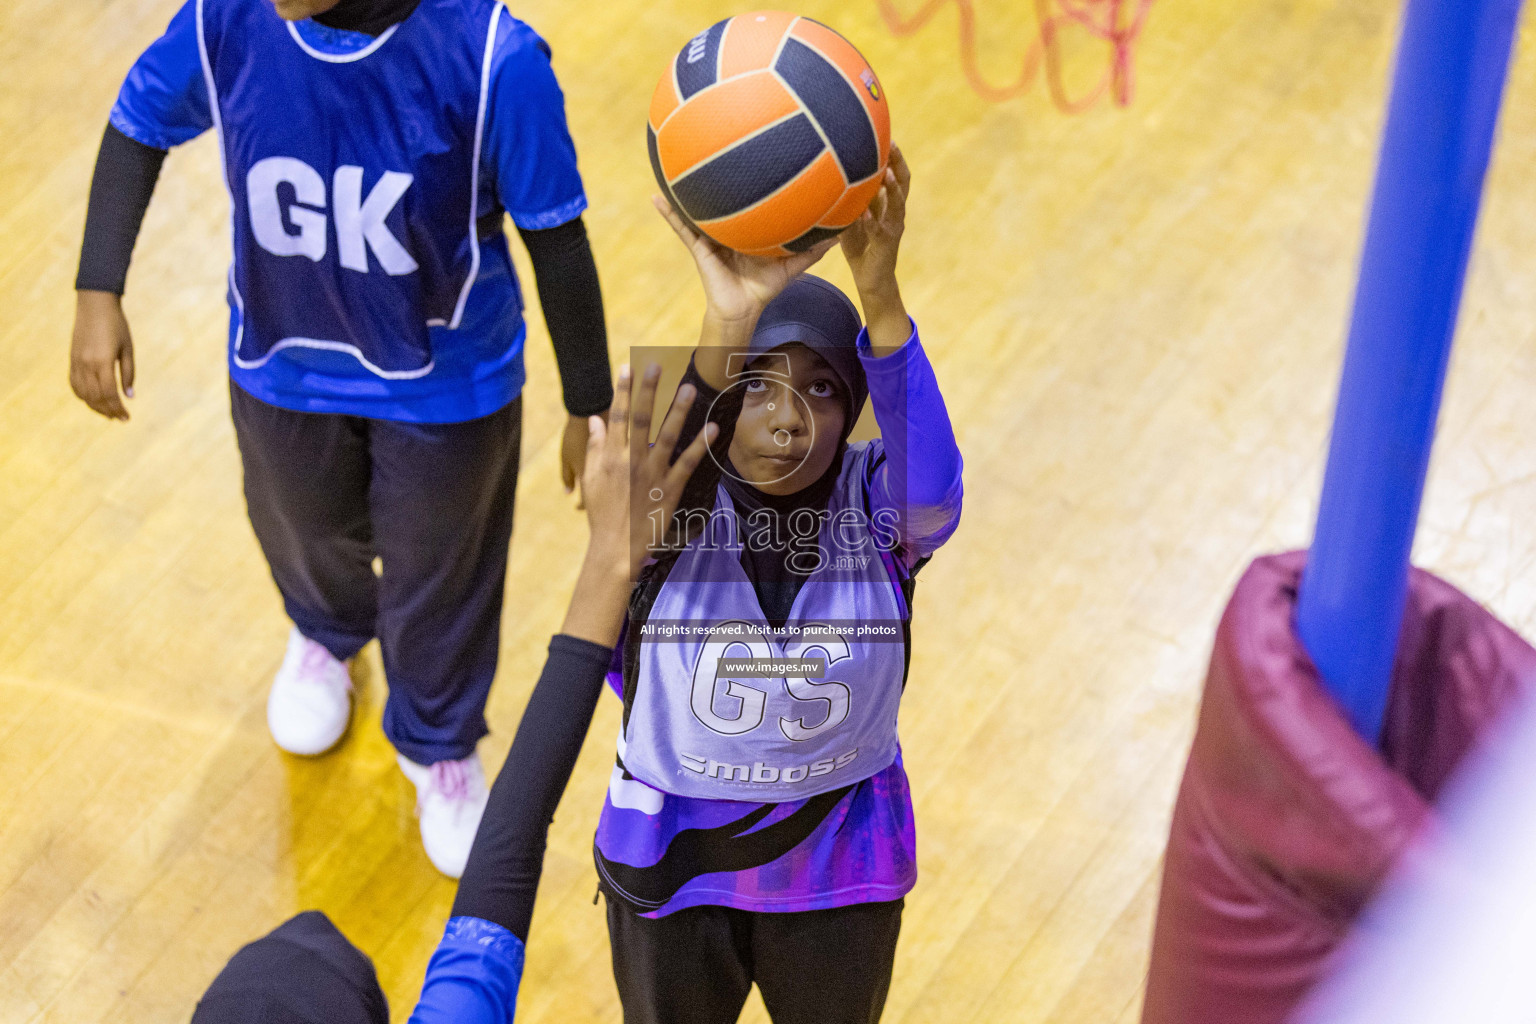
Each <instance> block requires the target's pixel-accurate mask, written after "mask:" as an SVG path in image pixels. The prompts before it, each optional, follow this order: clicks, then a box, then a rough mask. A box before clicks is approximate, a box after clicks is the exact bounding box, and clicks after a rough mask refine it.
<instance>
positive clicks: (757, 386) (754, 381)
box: [745, 377, 768, 395]
mask: <svg viewBox="0 0 1536 1024" xmlns="http://www.w3.org/2000/svg"><path fill="white" fill-rule="evenodd" d="M745 390H746V392H747V394H749V395H760V394H762V393H763V392H764V391H767V390H768V382H767V381H766V380H764V379H763V378H761V377H752V378H750V379H749V380H748V381H747V386H746V389H745Z"/></svg>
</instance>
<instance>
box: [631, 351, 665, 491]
mask: <svg viewBox="0 0 1536 1024" xmlns="http://www.w3.org/2000/svg"><path fill="white" fill-rule="evenodd" d="M660 379H661V365H660V364H659V363H649V364H647V365H646V368H645V375H644V376H643V377H641V378H640V390H639V391H638V392H637V393H636V394H635V400H634V402H633V404H632V405H631V407H630V414H629V464H630V465H631V466H638V465H639V464H640V460H641V459H642V458H644V457H645V450H646V447H647V446H648V445H649V444H650V441H651V413H652V412H653V411H654V410H655V408H656V382H657V381H659V380H660Z"/></svg>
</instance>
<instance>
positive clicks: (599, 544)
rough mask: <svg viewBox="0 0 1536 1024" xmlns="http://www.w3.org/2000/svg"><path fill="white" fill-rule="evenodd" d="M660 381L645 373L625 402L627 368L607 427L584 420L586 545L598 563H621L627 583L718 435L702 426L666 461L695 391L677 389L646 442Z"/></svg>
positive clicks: (657, 542)
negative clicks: (588, 532)
mask: <svg viewBox="0 0 1536 1024" xmlns="http://www.w3.org/2000/svg"><path fill="white" fill-rule="evenodd" d="M660 379H661V367H660V366H658V365H656V364H654V363H652V364H651V365H650V366H648V367H646V370H645V376H644V378H643V379H642V380H641V382H640V388H639V390H638V392H636V393H635V394H634V395H633V401H632V400H631V391H632V385H633V374H632V373H631V371H630V368H629V367H628V366H624V367H621V368H620V369H619V380H618V384H617V385H616V386H615V388H614V395H613V406H612V408H611V409H610V410H609V413H608V420H607V422H606V423H605V422H604V421H603V419H602V418H601V417H598V416H593V417H592V418H591V420H590V423H591V434H590V436H589V438H588V441H587V464H586V469H585V472H584V473H583V476H582V492H583V496H584V499H585V502H586V506H587V519H588V522H589V523H590V525H591V530H592V540H591V545H592V548H594V549H597V550H599V551H601V552H602V557H605V558H610V559H619V558H622V560H623V564H624V566H625V567H626V569H627V574H628V576H629V578H631V579H633V578H634V576H635V575H636V574H637V573H638V572H639V570H640V566H641V565H642V564H643V563H644V561H645V559H646V557H647V556H648V555H650V554H651V553H652V552H655V551H658V550H660V549H661V548H662V547H664V546H665V543H666V530H667V527H668V525H669V524H670V523H671V521H672V513H673V512H675V511H676V510H677V502H678V500H679V498H681V497H682V493H683V486H684V485H685V484H686V483H687V482H688V478H689V477H690V476H692V475H693V471H694V470H695V469H697V468H698V465H699V463H700V461H702V460H703V458H704V455H705V453H706V452H707V451H708V448H709V444H710V442H711V441H713V440H714V438H715V435H716V434H718V433H719V427H718V426H717V425H716V424H714V423H710V424H707V425H706V426H705V428H704V429H703V430H701V431H700V432H699V433H698V435H697V436H695V437H694V438H693V441H692V443H690V444H689V445H688V447H687V448H685V449H684V450H683V451H682V453H681V454H680V455H678V457H677V460H676V461H675V462H673V461H670V458H669V457H670V455H671V453H672V452H673V451H675V450H676V448H677V442H678V437H679V435H680V434H681V433H682V429H683V422H684V420H685V419H686V418H687V416H688V410H689V408H690V407H691V406H692V405H693V401H694V398H695V397H696V393H695V391H694V389H693V388H692V387H691V386H689V385H684V386H683V387H681V388H679V389H678V392H677V397H676V398H675V399H673V401H672V406H671V408H670V409H668V410H667V415H666V418H665V419H663V420H662V423H661V431H660V433H659V434H658V436H657V438H656V443H655V444H651V443H649V442H650V434H651V419H652V415H653V412H654V408H655V404H656V383H657V381H658V380H660ZM589 557H590V556H589Z"/></svg>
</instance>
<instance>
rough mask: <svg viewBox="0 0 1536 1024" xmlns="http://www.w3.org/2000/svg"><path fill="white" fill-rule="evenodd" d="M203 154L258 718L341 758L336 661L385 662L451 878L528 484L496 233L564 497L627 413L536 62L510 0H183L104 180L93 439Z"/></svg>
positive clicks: (422, 801) (515, 353)
mask: <svg viewBox="0 0 1536 1024" xmlns="http://www.w3.org/2000/svg"><path fill="white" fill-rule="evenodd" d="M209 129H212V130H213V131H214V132H215V133H216V135H217V137H218V145H219V153H220V160H221V166H222V171H223V177H224V183H225V185H226V187H227V189H228V192H229V199H230V212H231V228H232V232H233V243H234V244H233V250H234V259H233V262H232V264H231V266H230V270H229V276H228V299H229V309H230V320H229V335H228V342H227V344H228V362H229V371H230V379H231V387H230V396H231V406H232V410H233V417H234V423H235V430H236V436H237V439H238V442H239V448H240V454H241V459H242V463H243V465H244V472H245V493H246V498H247V504H248V508H249V511H250V517H251V522H252V525H253V526H254V528H255V532H256V536H257V539H258V541H259V542H260V544H261V548H262V551H263V553H264V554H265V555H266V558H267V561H268V563H269V564H270V566H271V569H272V575H273V577H274V579H275V581H276V583H277V586H278V589H279V591H280V592H281V594H282V598H283V603H284V607H285V609H286V610H287V612H288V615H289V617H290V618H291V619H292V621H293V623H294V627H293V630H292V632H291V634H290V637H289V643H288V649H287V653H286V655H285V657H284V659H283V663H282V667H281V668H280V669H279V671H278V673H277V676H276V678H275V679H274V681H273V686H272V691H271V694H270V697H269V701H268V723H269V725H270V727H271V730H272V735H273V738H274V739H275V740H276V742H277V743H278V745H279V746H281V747H282V748H284V749H285V750H288V751H290V752H293V753H298V754H318V753H322V752H324V751H325V750H327V749H329V748H330V747H332V746H333V745H334V744H335V743H336V742H337V741H338V740H339V739H340V738H341V736H342V735H343V734H344V732H345V730H346V727H347V724H348V721H349V718H350V713H351V705H352V701H351V681H350V678H349V675H348V672H347V668H346V662H347V660H348V659H350V658H351V657H352V656H353V655H355V654H356V653H357V651H358V650H359V649H360V648H361V647H362V646H363V645H364V644H366V643H367V642H368V641H369V640H370V639H373V638H374V637H377V638H378V639H379V641H380V647H381V652H382V655H383V661H384V668H385V672H386V675H387V676H388V680H389V684H390V695H389V701H388V704H387V705H386V707H385V711H384V729H385V732H386V734H387V735H388V737H389V739H390V741H391V742H392V743H393V744H394V746H395V748H396V750H397V751H398V753H399V759H400V765H401V768H402V770H404V771H405V773H406V774H407V775H408V776H409V777H410V778H411V779H412V781H413V782H415V783H416V786H417V792H418V812H419V814H420V818H421V830H422V838H423V842H424V845H425V847H426V850H427V853H428V855H429V857H430V858H431V859H432V861H433V863H434V864H436V865H437V866H438V868H439V869H441V870H442V871H444V872H445V873H447V874H450V875H454V876H457V875H458V873H459V872H460V871H461V870H462V869H463V864H464V859H465V857H466V856H467V855H468V850H469V846H470V842H471V840H472V839H473V836H474V832H475V827H476V825H477V823H478V821H479V817H480V814H481V813H482V811H483V808H484V806H485V800H486V792H487V791H486V786H485V782H484V776H483V773H482V771H481V768H480V762H479V758H478V756H477V755H476V753H475V747H476V743H477V741H478V740H479V739H480V738H481V737H482V736H483V735H484V734H485V732H486V725H485V720H484V715H483V711H484V707H485V703H486V698H487V695H488V693H489V688H490V685H491V680H492V677H493V675H494V673H495V669H496V660H497V649H498V638H499V624H500V613H501V606H502V591H503V586H504V580H505V573H506V560H507V546H508V542H509V539H510V536H511V529H512V509H513V495H514V490H515V486H516V481H517V472H518V455H519V435H520V424H521V401H520V397H519V396H520V392H521V389H522V386H523V379H524V375H523V360H522V350H523V341H524V337H525V328H524V323H523V317H522V308H523V302H522V296H521V292H520V289H519V285H518V282H517V279H516V276H515V274H514V272H513V269H512V261H511V256H510V252H509V250H508V247H507V241H506V237H505V235H504V233H503V231H502V226H501V225H502V218H503V216H504V215H507V214H510V215H511V217H512V220H513V222H514V223H515V224H516V225H517V227H518V230H519V233H520V234H521V236H522V238H523V240H524V241H525V243H526V244H527V246H528V248H529V252H530V254H531V256H532V261H533V264H534V269H535V274H536V277H537V282H538V287H539V292H540V298H541V301H542V305H543V308H544V313H545V317H546V320H547V321H548V323H549V328H550V334H551V336H552V338H553V340H554V344H555V349H556V353H557V356H558V358H559V364H560V372H561V377H562V381H563V384H564V391H565V403H566V406H567V409H568V411H569V412H570V414H571V419H570V421H569V425H568V428H567V431H566V437H565V444H564V448H563V451H564V457H563V459H562V469H563V473H564V475H565V481H566V485H567V488H568V489H569V487H570V486H571V484H572V483H573V482H574V480H575V478H576V475H577V474H578V473H579V471H580V466H581V460H582V458H583V452H584V447H583V445H584V439H585V433H586V431H585V419H584V418H585V417H586V416H587V415H589V414H592V413H598V412H601V411H602V410H604V409H606V408H607V406H608V404H609V401H610V398H611V394H612V389H611V384H610V381H609V376H608V358H607V341H606V335H605V331H604V326H603V313H602V300H601V295H600V293H599V290H598V283H597V272H596V268H595V266H594V264H593V261H592V255H591V249H590V247H589V246H588V244H587V240H586V234H585V229H584V228H583V226H582V222H581V213H582V211H583V209H585V207H586V202H587V201H586V197H585V194H584V192H583V189H582V183H581V178H580V176H579V174H578V173H577V169H576V155H575V150H574V147H573V145H572V143H571V138H570V135H569V132H568V131H567V128H566V123H565V115H564V107H563V98H562V96H561V92H560V88H559V85H558V84H557V83H556V81H555V77H554V73H553V71H552V70H551V68H550V63H549V48H548V46H546V45H545V43H544V42H543V40H542V39H540V38H539V37H538V35H536V34H535V33H534V31H533V30H532V29H530V28H529V27H528V26H527V25H525V24H523V23H522V22H519V21H517V20H516V19H515V18H512V17H511V16H510V15H508V14H507V13H506V11H505V9H504V8H503V7H502V6H501V4H500V3H497V2H496V0H340V2H338V0H188V2H187V3H186V4H185V5H184V6H183V7H182V8H181V10H180V11H178V12H177V14H176V16H175V17H174V18H173V19H172V21H171V24H170V27H169V28H168V29H167V31H166V33H165V35H163V36H162V37H161V38H160V39H158V40H157V41H156V42H155V43H154V44H153V45H151V46H150V48H149V49H148V50H146V51H145V53H144V54H143V56H142V57H140V58H139V60H138V62H137V63H135V65H134V67H133V69H132V70H131V71H130V72H129V74H128V78H127V80H126V81H125V83H124V85H123V88H122V91H121V92H120V94H119V96H118V99H117V103H116V104H115V106H114V107H113V108H112V113H111V117H110V123H109V125H108V127H107V130H106V134H105V136H104V138H103V140H102V147H101V152H100V156H99V157H98V162H97V167H96V173H95V177H94V179H93V182H92V188H91V202H90V206H89V211H88V214H87V221H86V232H85V243H84V245H83V247H82V256H81V266H80V274H79V278H78V279H77V282H76V287H77V289H78V300H77V312H76V322H75V331H74V341H73V347H72V353H71V369H70V378H71V383H72V385H73V387H74V389H75V391H76V393H77V394H78V395H79V396H80V397H81V399H82V400H84V401H85V402H86V403H87V404H89V405H90V406H91V408H93V409H95V410H96V411H97V412H100V413H102V414H103V415H106V416H110V417H114V418H119V419H126V418H127V415H128V414H127V409H126V406H125V405H124V404H123V398H122V397H121V395H120V394H119V383H120V384H121V387H122V391H123V392H124V393H125V394H126V395H127V396H128V397H132V395H133V394H134V387H133V386H134V382H135V375H136V371H135V362H134V351H133V346H132V341H131V338H130V335H129V331H128V325H127V321H126V320H125V318H124V317H123V314H122V307H121V303H120V296H121V294H122V291H123V285H124V280H125V277H126V272H127V267H128V260H129V256H130V254H131V251H132V247H133V242H134V239H135V237H136V235H137V233H138V229H139V223H140V221H141V219H142V217H143V213H144V209H145V207H146V206H147V204H148V201H149V197H150V194H151V192H152V190H153V187H154V183H155V180H156V177H157V175H158V172H159V168H160V163H161V161H162V160H163V159H164V156H165V153H166V151H167V150H168V149H170V148H172V147H174V146H177V145H180V144H181V143H184V142H186V141H188V140H190V139H192V138H194V137H196V136H197V135H200V134H201V133H203V132H204V131H207V130H209ZM375 558H377V559H378V560H379V561H380V563H381V565H382V570H381V573H379V574H376V573H375V571H374V561H375ZM209 671H210V674H214V673H216V672H217V668H216V667H214V666H210V667H209Z"/></svg>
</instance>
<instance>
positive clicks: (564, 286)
mask: <svg viewBox="0 0 1536 1024" xmlns="http://www.w3.org/2000/svg"><path fill="white" fill-rule="evenodd" d="M517 233H518V234H519V235H520V236H522V239H523V244H524V245H525V246H527V247H528V258H529V259H530V260H531V261H532V262H533V276H534V280H535V281H536V282H537V285H538V289H539V304H540V305H542V306H543V307H544V322H545V323H546V324H548V325H549V337H550V340H552V341H553V342H554V346H555V360H556V361H557V362H558V363H559V365H560V384H561V389H562V390H563V391H564V395H565V408H566V411H567V412H569V413H570V414H571V415H572V416H591V415H594V414H596V413H600V412H602V411H603V410H604V409H607V408H608V406H610V405H611V404H613V379H612V377H611V376H610V375H609V370H608V328H607V325H606V323H605V322H604V320H603V292H602V288H601V286H600V285H599V284H598V280H597V262H596V261H595V260H594V259H593V258H592V245H591V243H590V242H589V241H588V240H587V226H586V225H585V224H584V223H582V220H581V218H580V217H577V218H576V219H575V220H571V221H567V222H565V223H564V224H561V225H560V226H559V227H553V228H546V229H544V230H542V231H527V230H524V229H523V228H518V229H517Z"/></svg>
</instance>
